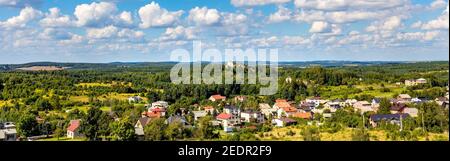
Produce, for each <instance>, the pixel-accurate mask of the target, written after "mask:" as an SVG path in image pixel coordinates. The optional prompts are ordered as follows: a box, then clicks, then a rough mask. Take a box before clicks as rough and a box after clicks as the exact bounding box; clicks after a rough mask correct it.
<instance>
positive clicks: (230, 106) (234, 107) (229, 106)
mask: <svg viewBox="0 0 450 161" xmlns="http://www.w3.org/2000/svg"><path fill="white" fill-rule="evenodd" d="M223 108H224V109H237V107H236V106H232V105H225V107H223Z"/></svg>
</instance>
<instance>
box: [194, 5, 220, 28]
mask: <svg viewBox="0 0 450 161" xmlns="http://www.w3.org/2000/svg"><path fill="white" fill-rule="evenodd" d="M188 19H189V21H191V22H194V23H195V24H197V25H214V24H217V23H218V22H219V21H220V19H221V16H220V13H219V11H218V10H217V9H208V8H207V7H202V8H199V7H195V8H193V9H191V10H190V11H189V17H188Z"/></svg>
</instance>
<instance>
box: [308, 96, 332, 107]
mask: <svg viewBox="0 0 450 161" xmlns="http://www.w3.org/2000/svg"><path fill="white" fill-rule="evenodd" d="M305 101H306V102H307V103H314V107H319V106H320V104H325V103H326V102H328V100H323V99H322V98H320V97H312V98H307V99H306V100H305Z"/></svg>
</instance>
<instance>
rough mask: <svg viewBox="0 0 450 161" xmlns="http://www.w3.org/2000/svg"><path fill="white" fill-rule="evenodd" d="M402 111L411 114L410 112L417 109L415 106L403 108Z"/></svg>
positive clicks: (417, 111) (416, 111)
mask: <svg viewBox="0 0 450 161" xmlns="http://www.w3.org/2000/svg"><path fill="white" fill-rule="evenodd" d="M403 112H404V113H410V114H412V113H419V110H418V109H417V108H405V109H403Z"/></svg>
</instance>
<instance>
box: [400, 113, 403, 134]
mask: <svg viewBox="0 0 450 161" xmlns="http://www.w3.org/2000/svg"><path fill="white" fill-rule="evenodd" d="M402 116H403V115H402V114H400V131H403V117H402Z"/></svg>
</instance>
